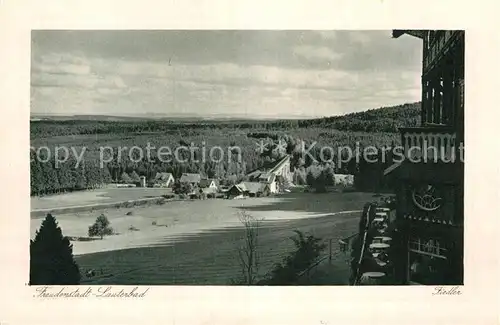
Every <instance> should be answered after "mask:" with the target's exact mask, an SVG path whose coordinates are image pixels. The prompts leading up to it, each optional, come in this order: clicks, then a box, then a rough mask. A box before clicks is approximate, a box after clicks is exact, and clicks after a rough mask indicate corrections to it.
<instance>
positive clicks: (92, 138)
mask: <svg viewBox="0 0 500 325" xmlns="http://www.w3.org/2000/svg"><path fill="white" fill-rule="evenodd" d="M419 116H420V103H413V104H405V105H400V106H394V107H385V108H380V109H374V110H368V111H365V112H361V113H353V114H348V115H344V116H336V117H325V118H321V119H311V120H282V121H219V122H207V121H203V122H201V123H192V122H179V121H177V122H172V121H170V122H169V121H158V120H147V121H89V120H62V121H50V120H42V121H32V122H31V124H30V126H31V129H30V135H31V146H32V148H31V194H32V195H45V194H51V193H60V192H67V191H74V190H82V189H88V188H96V187H100V186H103V185H104V184H106V183H110V182H130V181H133V182H136V181H137V178H138V176H139V175H144V176H146V178H147V179H148V180H150V179H152V178H154V176H155V175H156V173H157V172H171V173H172V174H173V175H174V177H176V178H178V177H180V175H181V174H182V173H186V172H193V173H201V174H202V175H203V176H206V177H216V178H218V179H220V180H221V181H222V183H227V184H234V183H236V182H238V181H241V180H243V179H244V178H245V175H246V174H247V173H248V172H249V171H251V170H254V169H256V168H259V167H261V166H263V165H264V164H266V163H269V162H271V161H274V160H276V159H279V158H280V157H281V156H283V155H284V154H290V155H291V157H292V169H293V171H294V173H295V178H296V182H297V183H307V174H311V173H313V171H314V170H316V169H318V168H319V169H321V168H322V167H324V166H328V167H332V168H333V171H334V172H335V173H341V174H354V175H356V178H355V179H356V185H357V187H358V188H359V189H364V190H379V189H383V188H385V187H387V186H388V185H387V184H386V181H385V180H384V179H383V178H382V171H383V169H384V168H386V167H387V166H389V165H390V164H391V161H390V160H391V159H390V158H389V159H385V161H383V162H381V161H380V160H379V163H376V164H374V163H370V164H368V163H366V162H365V161H364V160H363V157H361V158H362V159H361V160H359V157H358V160H356V159H354V158H355V157H352V158H353V159H351V161H348V153H347V152H346V151H345V150H340V148H342V147H349V148H351V149H352V150H353V151H354V150H355V148H359V149H360V150H362V149H363V148H364V147H366V146H368V145H370V146H375V147H377V148H381V147H386V146H394V145H396V144H399V142H400V135H399V134H398V133H397V128H398V127H402V126H415V125H418V123H419V122H418V121H419ZM260 141H263V142H265V143H269V145H267V146H266V150H264V151H261V152H259V151H257V150H256V149H257V147H256V145H257V144H258V143H259V142H260ZM279 143H283V145H282V146H281V147H280V146H279ZM147 146H150V147H152V148H153V149H151V150H150V151H149V153H150V154H149V157H146V156H141V153H140V151H141V150H142V152H143V154H144V152H146V148H147ZM182 146H184V147H189V146H196V147H197V148H198V151H195V152H194V155H193V154H191V153H190V152H186V151H180V158H181V159H177V160H171V161H165V160H164V159H161V158H160V155H159V148H160V147H168V148H170V149H171V150H172V151H173V150H175V149H176V148H179V147H182ZM214 146H217V147H220V148H224V149H227V150H224V151H221V152H219V151H217V150H214V151H213V155H212V158H215V159H206V157H208V156H209V152H211V148H213V147H214ZM325 146H327V147H328V149H329V150H323V148H324V147H325ZM57 147H66V148H68V150H69V152H68V153H69V158H68V159H67V160H66V161H64V162H63V163H60V162H59V161H57V160H56V159H55V157H54V155H55V152H56V148H57ZM103 147H105V148H107V149H105V150H103V149H102V148H103ZM124 147H127V148H128V150H124V151H123V154H121V153H119V152H120V148H124ZM132 147H137V148H140V149H141V150H131V149H130V148H132ZM47 148H48V149H49V150H50V151H47ZM59 152H60V153H62V151H59ZM203 152H205V153H203ZM102 153H105V155H104V156H103V157H104V158H105V160H104V163H101V159H100V155H101V154H102ZM306 153H307V154H306ZM79 154H82V157H83V159H82V160H81V161H80V163H79V160H78V158H77V157H78V155H79ZM203 157H205V159H203ZM35 158H38V159H35ZM219 160H220V161H219ZM101 167H102V168H101Z"/></svg>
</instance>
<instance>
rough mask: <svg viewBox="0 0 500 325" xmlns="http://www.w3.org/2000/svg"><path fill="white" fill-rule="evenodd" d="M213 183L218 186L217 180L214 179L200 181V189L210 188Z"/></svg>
mask: <svg viewBox="0 0 500 325" xmlns="http://www.w3.org/2000/svg"><path fill="white" fill-rule="evenodd" d="M212 182H214V183H215V185H216V186H217V185H218V184H217V180H216V179H213V178H204V179H202V180H201V181H200V187H202V188H203V187H209V186H210V184H212Z"/></svg>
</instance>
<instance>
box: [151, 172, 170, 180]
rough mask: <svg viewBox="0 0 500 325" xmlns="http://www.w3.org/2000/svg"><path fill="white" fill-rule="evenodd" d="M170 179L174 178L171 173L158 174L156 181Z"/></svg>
mask: <svg viewBox="0 0 500 325" xmlns="http://www.w3.org/2000/svg"><path fill="white" fill-rule="evenodd" d="M170 178H174V176H173V175H172V174H171V173H156V176H155V181H168V180H169V179H170Z"/></svg>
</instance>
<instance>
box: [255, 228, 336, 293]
mask: <svg viewBox="0 0 500 325" xmlns="http://www.w3.org/2000/svg"><path fill="white" fill-rule="evenodd" d="M294 232H295V234H296V235H297V236H296V237H292V238H291V239H292V240H293V242H294V245H295V248H296V250H295V251H294V252H292V253H291V254H290V255H288V256H287V257H285V258H284V260H283V262H281V263H278V264H276V265H275V266H274V268H273V270H272V271H271V272H270V274H269V275H268V277H267V279H265V280H263V281H261V284H268V285H289V284H294V283H295V282H296V281H297V280H298V276H299V274H300V273H301V272H302V271H305V270H306V269H307V268H309V267H310V266H311V265H312V264H313V263H314V262H315V261H316V260H317V259H318V257H319V255H320V253H321V251H322V250H323V249H325V247H326V245H325V244H321V243H320V241H321V239H320V238H316V237H314V236H312V235H309V236H307V237H306V236H305V235H304V234H303V233H302V232H301V231H298V230H295V231H294Z"/></svg>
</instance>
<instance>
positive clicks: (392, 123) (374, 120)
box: [299, 102, 421, 132]
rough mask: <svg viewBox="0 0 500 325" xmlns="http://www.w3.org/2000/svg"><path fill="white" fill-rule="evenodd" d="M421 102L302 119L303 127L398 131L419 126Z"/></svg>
mask: <svg viewBox="0 0 500 325" xmlns="http://www.w3.org/2000/svg"><path fill="white" fill-rule="evenodd" d="M420 106H421V103H420V102H417V103H411V104H403V105H398V106H391V107H382V108H376V109H370V110H367V111H364V112H359V113H351V114H346V115H342V116H332V117H324V118H320V119H312V120H304V121H300V123H299V125H300V126H303V127H308V126H318V127H325V128H326V127H327V128H333V129H337V130H342V131H364V132H397V131H398V128H400V127H412V126H417V125H418V124H419V123H420Z"/></svg>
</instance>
